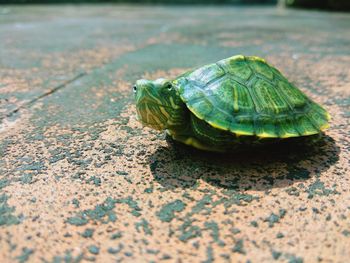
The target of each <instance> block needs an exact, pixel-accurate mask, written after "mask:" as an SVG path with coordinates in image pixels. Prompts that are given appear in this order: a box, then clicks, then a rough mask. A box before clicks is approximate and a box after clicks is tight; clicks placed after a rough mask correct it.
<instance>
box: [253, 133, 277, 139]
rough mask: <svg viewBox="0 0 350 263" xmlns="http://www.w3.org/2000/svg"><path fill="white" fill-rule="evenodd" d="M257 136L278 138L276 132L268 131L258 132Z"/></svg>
mask: <svg viewBox="0 0 350 263" xmlns="http://www.w3.org/2000/svg"><path fill="white" fill-rule="evenodd" d="M257 136H258V137H259V138H262V139H263V138H276V135H275V134H272V133H267V132H262V133H259V134H257Z"/></svg>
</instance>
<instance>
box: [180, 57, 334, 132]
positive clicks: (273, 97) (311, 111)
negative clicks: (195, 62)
mask: <svg viewBox="0 0 350 263" xmlns="http://www.w3.org/2000/svg"><path fill="white" fill-rule="evenodd" d="M177 85H178V88H179V92H180V96H181V98H182V100H183V101H184V102H185V103H186V105H187V107H188V108H189V109H190V111H191V112H192V113H193V114H194V115H195V116H196V117H198V118H199V119H202V120H205V121H206V122H207V123H209V124H210V125H211V126H213V127H215V128H218V129H221V130H230V131H231V132H232V133H234V134H236V135H250V136H258V137H263V138H287V137H296V136H303V135H311V134H316V133H319V132H320V131H321V130H322V129H324V128H326V126H327V122H328V120H329V114H328V113H327V112H326V111H325V110H324V109H323V108H322V107H321V106H319V105H317V104H316V103H314V102H313V101H311V100H310V99H308V98H307V97H306V95H304V94H303V93H302V92H301V91H300V90H298V89H297V88H296V87H295V86H293V85H292V84H291V83H289V82H288V81H287V80H286V78H285V77H284V76H283V75H282V74H281V73H280V72H279V71H278V70H277V69H275V68H273V67H272V66H270V65H268V64H267V63H266V61H265V60H263V59H261V58H258V57H245V56H235V57H231V58H228V59H224V60H221V61H219V62H217V63H215V64H210V65H207V66H204V67H202V68H199V69H197V70H195V71H193V72H191V73H189V74H188V75H187V76H185V77H181V78H180V79H179V80H178V81H177Z"/></svg>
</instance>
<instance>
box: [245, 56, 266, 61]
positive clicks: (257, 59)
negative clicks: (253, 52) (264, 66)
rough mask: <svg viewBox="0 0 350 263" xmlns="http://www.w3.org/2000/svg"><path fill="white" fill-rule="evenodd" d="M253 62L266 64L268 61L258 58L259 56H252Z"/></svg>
mask: <svg viewBox="0 0 350 263" xmlns="http://www.w3.org/2000/svg"><path fill="white" fill-rule="evenodd" d="M249 58H250V59H251V60H256V61H261V62H264V63H266V60H265V59H263V58H261V57H257V56H250V57H249Z"/></svg>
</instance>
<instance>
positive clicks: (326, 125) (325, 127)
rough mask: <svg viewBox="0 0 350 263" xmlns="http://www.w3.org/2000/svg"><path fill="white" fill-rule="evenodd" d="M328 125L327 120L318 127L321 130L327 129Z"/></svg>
mask: <svg viewBox="0 0 350 263" xmlns="http://www.w3.org/2000/svg"><path fill="white" fill-rule="evenodd" d="M329 127H330V125H329V123H328V122H327V123H325V124H323V125H322V126H321V127H320V130H321V131H323V130H326V129H328V128H329Z"/></svg>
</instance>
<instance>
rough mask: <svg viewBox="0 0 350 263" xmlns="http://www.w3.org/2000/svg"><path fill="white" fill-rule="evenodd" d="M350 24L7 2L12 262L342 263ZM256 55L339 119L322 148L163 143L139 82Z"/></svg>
mask: <svg viewBox="0 0 350 263" xmlns="http://www.w3.org/2000/svg"><path fill="white" fill-rule="evenodd" d="M349 28H350V15H349V14H345V13H327V12H315V11H300V10H299V11H298V10H282V9H275V8H272V7H253V8H249V7H227V6H226V7H213V6H210V7H201V6H199V7H189V6H186V7H181V6H174V7H172V6H168V7H152V6H145V7H140V6H118V5H98V6H97V5H96V6H93V5H92V6H86V5H76V6H69V5H62V6H54V5H50V6H40V5H35V6H19V7H15V6H2V7H0V120H1V121H0V156H1V158H0V192H1V193H0V248H1V249H0V262H3V263H6V262H16V261H17V262H26V261H27V262H89V261H96V262H116V261H117V262H119V261H120V262H162V261H164V262H272V261H276V262H294V263H295V262H346V261H348V259H349V258H350V249H349V248H350V180H349V176H350V172H349V160H350V157H349V151H350V146H349V142H350V141H349V134H350V126H349V117H350V107H349V106H350V84H349V83H350V34H349ZM234 54H245V55H258V56H262V57H264V58H266V59H267V60H268V61H269V62H270V63H271V64H273V65H275V66H276V67H277V68H279V69H280V70H281V71H282V72H283V73H284V74H285V75H286V76H287V77H288V78H289V79H290V81H292V82H293V83H295V84H296V85H297V86H298V87H300V88H301V89H302V90H303V91H304V92H305V93H306V94H307V95H309V96H310V97H311V98H312V99H314V100H315V101H317V102H318V103H321V104H323V105H324V106H325V108H326V109H327V110H329V112H330V113H331V115H332V117H333V119H332V122H331V128H330V129H329V130H328V131H327V132H326V134H325V135H324V136H323V139H322V140H321V141H320V142H318V143H317V144H316V145H303V146H300V145H293V144H292V145H284V146H279V147H274V148H266V149H263V150H262V151H259V152H258V151H257V152H247V153H239V154H233V155H223V156H219V155H215V154H206V153H202V152H199V151H194V150H190V149H187V148H184V147H181V146H178V145H177V146H176V145H173V144H171V143H170V144H169V143H167V141H166V140H165V139H164V135H163V134H162V133H158V132H155V131H152V130H150V129H148V128H143V127H142V126H141V125H140V124H139V123H138V122H137V121H136V119H135V108H134V105H133V97H132V92H131V90H130V87H131V85H132V83H133V82H134V81H135V80H136V79H138V78H141V77H148V78H156V77H160V76H165V77H175V76H176V75H178V74H180V73H182V72H184V71H185V70H187V69H190V68H192V67H195V66H199V65H202V64H205V63H209V62H215V61H217V60H219V59H222V58H225V57H228V56H231V55H234Z"/></svg>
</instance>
